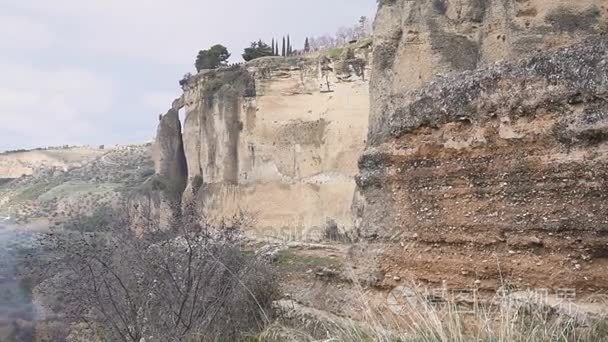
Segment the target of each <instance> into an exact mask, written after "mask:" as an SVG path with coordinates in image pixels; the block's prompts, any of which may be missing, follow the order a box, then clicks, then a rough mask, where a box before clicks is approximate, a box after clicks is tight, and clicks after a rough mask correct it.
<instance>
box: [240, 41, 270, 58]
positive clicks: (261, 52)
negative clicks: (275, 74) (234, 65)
mask: <svg viewBox="0 0 608 342" xmlns="http://www.w3.org/2000/svg"><path fill="white" fill-rule="evenodd" d="M266 56H274V52H273V51H272V47H270V46H269V45H268V44H266V43H264V42H263V41H262V40H258V41H257V42H253V43H251V46H250V47H248V48H246V49H245V51H244V52H243V59H244V60H245V61H246V62H249V61H251V60H254V59H256V58H260V57H266Z"/></svg>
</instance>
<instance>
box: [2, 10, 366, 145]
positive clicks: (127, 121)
mask: <svg viewBox="0 0 608 342" xmlns="http://www.w3.org/2000/svg"><path fill="white" fill-rule="evenodd" d="M374 6H375V2H374V1H372V0H331V1H327V0H308V1H295V0H256V1H250V0H222V1H210V0H171V1H169V0H152V1H150V0H86V1H83V0H52V1H50V0H46V1H44V0H18V1H17V0H0V8H1V9H2V10H1V13H0V51H2V53H1V54H0V149H3V148H6V147H7V146H9V144H10V146H16V147H22V146H23V147H25V146H28V147H31V146H36V145H49V144H61V143H71V144H72V143H78V144H86V143H97V142H105V143H107V144H112V143H115V142H118V141H120V142H135V141H137V139H142V138H146V139H147V135H146V134H144V133H143V132H147V131H148V130H149V132H150V135H153V132H154V128H153V127H154V126H155V125H156V117H157V114H159V113H162V112H165V111H166V110H167V109H168V108H169V106H170V105H171V101H172V100H173V99H174V98H175V97H177V93H179V87H178V85H177V80H179V78H180V77H181V76H182V75H183V74H184V73H186V72H188V71H193V63H194V57H195V55H196V52H197V51H198V50H199V49H201V48H205V47H208V46H210V45H212V44H215V43H222V44H224V45H226V46H227V47H228V48H229V50H230V51H231V52H232V55H233V60H238V59H239V58H240V57H239V56H240V52H241V51H242V49H243V48H244V47H245V46H246V45H248V44H249V42H251V41H253V40H256V39H258V38H261V39H267V40H269V39H270V38H272V37H275V38H280V36H281V35H284V34H287V33H290V34H291V37H292V40H293V41H294V43H295V46H298V45H300V46H301V44H303V41H304V37H305V36H307V35H318V34H323V33H326V32H335V30H336V29H337V28H338V27H340V26H344V25H347V24H351V23H354V22H355V21H356V19H357V18H358V16H359V15H362V14H369V12H370V9H371V8H373V7H374ZM366 12H368V13H366ZM173 89H175V93H173ZM8 136H10V137H11V138H10V140H11V141H10V142H7V141H6V140H7V138H6V137H8ZM3 138H4V139H3Z"/></svg>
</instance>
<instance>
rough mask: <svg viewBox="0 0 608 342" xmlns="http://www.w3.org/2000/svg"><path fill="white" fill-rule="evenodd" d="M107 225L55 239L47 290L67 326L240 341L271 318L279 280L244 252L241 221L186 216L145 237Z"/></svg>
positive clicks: (124, 224)
mask: <svg viewBox="0 0 608 342" xmlns="http://www.w3.org/2000/svg"><path fill="white" fill-rule="evenodd" d="M125 217H126V216H125ZM108 222H113V223H112V226H111V227H108V229H107V230H106V231H105V232H102V233H82V232H81V233H73V232H69V233H61V234H55V236H54V238H53V239H51V240H50V241H48V242H47V244H46V246H47V248H48V254H47V256H46V259H47V263H46V264H45V265H44V266H43V267H44V269H45V270H46V271H48V272H50V273H47V274H48V276H47V278H46V280H45V281H43V282H42V283H41V285H40V286H38V292H39V294H40V295H41V296H42V298H43V301H44V302H45V304H47V306H50V307H51V309H52V311H53V312H56V313H58V314H59V315H60V316H61V317H62V319H63V320H66V321H68V322H71V323H82V322H84V323H87V324H88V326H89V328H90V329H91V330H92V331H94V333H95V335H96V336H97V337H99V338H100V339H102V340H104V341H131V342H140V341H141V340H142V339H145V341H146V342H154V341H163V342H165V341H216V340H220V341H233V340H238V339H239V338H240V337H241V336H243V335H255V334H256V333H258V332H259V331H261V330H262V329H263V328H264V327H265V326H266V325H267V323H268V322H269V321H270V317H271V313H270V310H271V304H272V300H273V299H274V296H275V293H276V281H275V276H274V273H273V271H272V269H271V268H270V267H269V266H268V265H267V264H266V263H265V262H264V261H263V260H261V259H257V258H255V257H252V256H251V255H248V254H246V253H244V252H243V251H242V250H241V248H240V246H239V238H238V230H239V228H240V225H239V224H240V222H236V224H235V223H234V222H233V224H232V225H231V227H226V226H221V227H211V226H209V225H205V224H199V223H197V222H196V221H194V220H193V219H192V218H190V217H178V218H176V219H175V222H174V223H173V224H172V227H174V228H173V229H172V230H171V231H164V232H157V233H154V234H150V235H147V236H143V237H142V236H137V235H136V234H135V233H134V232H133V231H132V230H131V229H129V228H128V227H129V226H130V222H128V219H116V218H113V219H112V220H108ZM158 231H160V229H159V230H158ZM40 267H41V265H40V264H39V265H38V269H40Z"/></svg>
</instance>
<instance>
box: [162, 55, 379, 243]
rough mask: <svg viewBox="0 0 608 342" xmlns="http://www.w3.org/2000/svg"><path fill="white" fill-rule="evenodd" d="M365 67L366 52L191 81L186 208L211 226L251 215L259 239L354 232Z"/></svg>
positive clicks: (258, 65) (184, 102) (268, 61)
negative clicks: (331, 226)
mask: <svg viewBox="0 0 608 342" xmlns="http://www.w3.org/2000/svg"><path fill="white" fill-rule="evenodd" d="M367 60H368V49H367V48H366V47H363V48H361V47H359V48H355V49H348V48H347V49H344V51H343V53H342V55H341V56H339V57H337V58H334V59H333V60H332V59H330V58H326V57H323V56H321V57H313V56H304V57H290V58H281V57H266V58H261V59H258V60H254V61H252V62H249V63H247V64H243V65H237V66H233V67H226V68H220V69H218V70H207V71H202V72H201V73H199V74H197V75H195V76H193V77H192V78H191V79H190V80H188V82H186V83H185V84H184V87H183V89H184V94H183V96H182V97H181V98H180V99H179V101H180V104H181V106H183V108H185V112H186V118H185V122H184V130H183V145H184V152H185V157H186V161H187V177H188V182H187V188H186V190H185V192H184V196H183V199H184V201H185V202H187V203H195V204H196V206H197V207H198V208H199V209H200V210H201V214H203V215H205V216H208V217H214V218H220V217H230V216H232V215H233V214H234V213H237V212H239V211H240V212H244V213H245V214H249V215H251V216H252V217H254V218H255V221H256V223H255V230H256V231H255V233H258V234H262V235H272V236H281V237H286V238H296V239H300V238H307V237H310V238H314V237H315V235H316V236H318V234H319V232H320V230H322V228H323V227H324V226H325V225H326V224H327V222H328V221H330V222H335V223H336V224H337V225H338V226H339V227H340V228H342V229H344V230H350V229H351V228H352V222H353V218H352V216H351V203H352V198H353V194H354V190H355V181H354V176H355V175H356V174H357V170H358V169H357V160H358V158H359V156H360V155H361V153H362V151H363V148H364V146H365V137H366V133H367V121H368V116H369V88H368V79H369V75H368V72H369V70H368V67H367V66H368V63H367ZM160 169H162V168H160ZM157 171H159V168H158V167H157ZM306 234H310V235H306Z"/></svg>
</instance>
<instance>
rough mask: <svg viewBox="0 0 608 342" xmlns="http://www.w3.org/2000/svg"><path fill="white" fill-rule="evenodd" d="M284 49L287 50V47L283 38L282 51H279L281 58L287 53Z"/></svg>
mask: <svg viewBox="0 0 608 342" xmlns="http://www.w3.org/2000/svg"><path fill="white" fill-rule="evenodd" d="M286 49H287V45H285V36H283V48H282V51H281V56H283V57H285V56H286V53H287V50H286Z"/></svg>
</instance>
